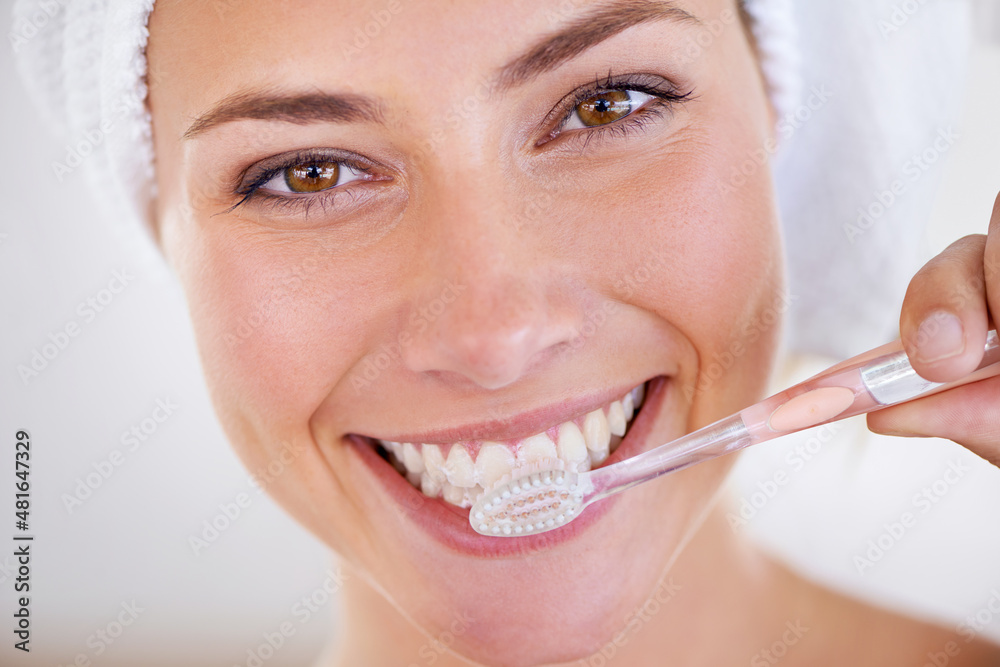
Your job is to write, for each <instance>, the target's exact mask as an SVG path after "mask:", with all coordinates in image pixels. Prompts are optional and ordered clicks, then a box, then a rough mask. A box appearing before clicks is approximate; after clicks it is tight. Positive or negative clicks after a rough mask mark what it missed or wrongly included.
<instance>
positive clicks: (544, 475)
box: [469, 459, 583, 537]
mask: <svg viewBox="0 0 1000 667" xmlns="http://www.w3.org/2000/svg"><path fill="white" fill-rule="evenodd" d="M564 468H565V465H564V464H563V462H562V461H560V460H558V459H543V460H541V461H537V462H536V463H533V464H530V465H527V466H522V467H521V468H518V469H516V470H514V471H513V472H512V473H511V474H510V475H504V476H503V477H502V478H500V479H499V480H497V482H496V483H494V484H493V485H491V486H490V488H488V489H487V490H486V491H485V492H483V495H482V496H481V497H480V498H479V501H478V502H477V503H476V504H475V505H473V506H472V510H471V511H470V512H469V523H471V524H472V527H473V529H475V531H476V532H477V533H480V534H482V535H490V536H497V537H516V536H519V535H533V534H535V533H543V532H545V531H547V530H551V529H553V528H558V527H559V526H561V525H563V524H565V523H567V522H568V521H570V520H572V519H573V518H575V517H576V515H577V514H578V513H579V511H580V504H581V503H582V501H583V494H582V492H581V491H580V490H579V488H578V475H577V474H576V473H574V472H569V471H567V470H565V469H564Z"/></svg>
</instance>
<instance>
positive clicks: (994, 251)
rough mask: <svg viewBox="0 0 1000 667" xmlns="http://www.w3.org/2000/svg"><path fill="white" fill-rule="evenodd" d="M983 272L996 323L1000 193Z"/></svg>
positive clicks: (999, 301)
mask: <svg viewBox="0 0 1000 667" xmlns="http://www.w3.org/2000/svg"><path fill="white" fill-rule="evenodd" d="M983 273H984V276H985V278H986V301H987V303H988V304H989V307H990V313H992V315H993V322H994V324H995V323H996V322H997V321H1000V194H998V195H997V198H996V200H995V201H994V202H993V216H992V217H991V218H990V231H989V236H987V237H986V251H985V253H984V257H983Z"/></svg>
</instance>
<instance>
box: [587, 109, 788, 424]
mask: <svg viewBox="0 0 1000 667" xmlns="http://www.w3.org/2000/svg"><path fill="white" fill-rule="evenodd" d="M756 136H757V135H756V133H753V132H750V131H748V129H747V128H745V127H739V126H734V127H728V128H727V127H713V128H712V130H711V131H710V132H708V131H705V132H698V131H697V130H696V129H692V130H690V131H688V132H686V133H684V135H683V136H680V137H678V139H677V140H676V141H675V143H674V144H673V145H672V146H671V147H670V149H669V151H668V152H664V154H662V155H661V156H659V157H658V158H656V159H652V160H646V161H644V168H643V169H642V170H641V171H640V170H632V171H631V172H630V173H629V174H628V175H627V176H626V177H623V178H622V180H621V181H620V182H617V183H615V184H614V187H608V188H607V189H605V190H603V192H614V193H615V194H614V196H613V197H612V196H608V195H605V194H602V195H601V196H591V197H589V198H586V199H584V200H582V201H580V202H579V203H578V204H577V205H578V206H579V207H580V209H579V212H578V213H577V215H578V217H580V218H581V219H586V220H600V221H602V224H600V225H592V226H589V227H588V229H589V230H590V231H588V233H587V236H588V241H587V243H588V245H589V249H588V252H589V253H590V254H591V256H592V258H591V261H590V265H591V269H592V270H594V271H597V272H599V273H598V274H597V275H601V276H602V280H603V281H604V284H605V289H610V291H611V292H612V293H613V294H614V295H615V297H616V298H617V299H619V300H621V301H624V302H625V303H628V304H630V305H632V306H635V307H638V308H641V309H642V310H644V311H646V312H648V313H650V314H653V315H654V316H655V317H657V318H658V319H659V321H660V322H661V323H666V325H667V326H669V327H670V328H672V329H674V330H676V332H679V333H680V335H682V336H683V337H684V338H685V339H687V340H688V341H690V343H691V345H692V347H693V348H694V350H695V352H696V353H697V357H698V358H697V365H698V368H697V369H696V370H697V372H696V373H691V374H689V375H686V376H685V377H683V378H681V381H682V382H686V383H688V384H689V385H690V386H689V387H686V390H687V392H686V393H687V398H688V399H689V400H691V399H695V398H696V397H701V398H703V399H709V398H710V399H711V400H710V401H709V400H701V401H695V406H694V407H695V410H694V413H693V414H692V420H693V422H700V423H706V422H707V421H710V420H711V419H713V418H718V417H721V416H724V415H725V414H729V413H730V412H732V411H734V410H736V409H739V408H741V407H745V405H747V404H749V403H751V402H753V401H754V400H756V399H757V398H758V397H759V395H760V392H762V391H763V390H764V389H765V385H766V381H767V378H768V374H769V369H770V366H771V362H772V360H773V355H774V350H775V347H776V343H777V340H778V338H779V337H780V329H781V327H780V325H781V319H782V318H781V315H782V313H784V312H785V311H786V310H787V307H788V303H789V297H788V295H787V294H786V293H785V291H784V269H783V266H784V265H783V261H784V260H783V245H782V239H781V235H780V228H779V224H778V217H777V212H776V209H775V204H774V197H773V194H772V184H771V179H770V172H769V170H768V169H767V168H760V169H758V170H756V171H754V172H753V173H751V174H750V175H749V176H745V177H744V178H743V179H742V180H741V181H740V184H739V186H736V185H733V184H732V181H731V172H732V165H733V164H734V163H737V160H738V158H739V157H740V156H743V157H745V156H746V155H749V154H751V153H752V152H753V151H754V150H755V147H756V146H758V145H759V144H755V137H756ZM650 173H653V174H656V176H655V177H651V176H650V175H649V174H650ZM707 403H711V405H705V404H707ZM702 412H704V414H702Z"/></svg>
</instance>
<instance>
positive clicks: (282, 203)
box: [221, 72, 694, 217]
mask: <svg viewBox="0 0 1000 667" xmlns="http://www.w3.org/2000/svg"><path fill="white" fill-rule="evenodd" d="M612 91H630V92H639V93H645V94H647V95H650V96H651V97H652V99H651V100H649V101H647V102H646V103H645V104H644V105H643V106H641V107H639V108H638V109H636V110H634V111H632V112H631V113H629V115H627V116H625V117H623V118H620V119H618V120H615V121H612V122H610V123H607V124H605V125H597V126H593V127H588V128H585V129H584V128H580V129H574V130H570V131H569V132H567V133H566V135H567V137H566V139H563V141H573V140H576V141H582V146H580V149H581V150H584V149H586V148H587V146H589V145H590V143H591V142H592V141H595V140H597V141H606V140H608V139H614V138H622V139H624V138H626V137H628V136H631V135H632V134H633V133H635V132H637V131H641V130H643V129H644V128H645V127H646V126H648V125H649V124H650V123H653V122H655V121H656V120H657V119H659V118H662V117H663V116H664V115H665V114H667V113H668V112H670V111H673V110H674V109H675V108H676V107H677V106H679V105H680V104H683V103H684V102H687V101H688V100H690V99H692V96H693V93H694V91H693V90H689V91H687V92H680V91H679V90H678V89H677V87H675V86H674V85H673V84H670V83H669V82H668V81H667V80H666V79H664V78H663V77H660V76H656V75H650V74H638V75H626V76H616V75H614V74H612V73H610V72H609V73H608V75H607V77H605V78H604V79H603V80H602V79H600V78H598V79H596V80H595V81H594V82H593V83H592V84H590V85H589V86H587V87H585V88H580V89H578V90H576V91H574V92H573V93H572V94H571V95H569V96H568V97H566V98H564V99H563V101H562V102H561V103H560V104H559V105H557V106H556V108H555V109H554V110H553V111H552V112H551V113H550V114H549V115H548V116H547V117H546V118H545V120H544V121H543V122H542V124H541V126H542V127H544V126H545V125H546V124H551V123H552V122H554V120H555V119H556V118H558V119H559V121H558V123H557V124H556V127H555V129H554V130H552V131H550V132H549V133H548V134H547V135H546V137H544V138H543V139H542V140H540V141H539V142H538V143H536V144H535V146H536V147H540V146H543V145H545V144H547V143H549V142H550V141H555V140H556V139H559V137H561V136H562V135H563V128H564V127H565V126H566V124H567V123H568V122H569V121H570V119H571V118H572V116H573V114H574V113H576V107H577V106H578V105H579V104H580V103H581V102H584V101H586V100H588V99H590V98H592V97H594V96H596V95H600V94H602V93H609V92H612ZM311 161H312V162H338V163H340V164H341V165H344V166H348V167H350V168H351V169H354V170H356V171H360V172H363V173H365V174H370V173H371V166H370V165H367V164H365V163H363V162H360V161H357V160H356V159H355V160H352V159H351V156H349V155H344V154H343V153H340V154H339V155H337V154H335V155H331V154H330V153H329V152H326V151H321V150H315V149H310V150H306V151H298V152H296V153H293V154H292V155H289V156H287V157H286V159H285V160H283V161H281V162H280V163H278V164H276V165H275V166H273V167H270V168H267V169H264V170H263V171H261V172H260V173H259V174H258V175H257V176H255V177H254V178H253V179H252V180H250V182H249V183H247V182H245V181H246V180H247V179H246V173H247V172H249V171H251V170H252V169H253V167H251V169H248V170H247V172H244V174H243V175H241V177H240V182H241V184H240V185H238V186H237V187H236V189H235V194H236V195H238V196H241V197H242V198H241V199H240V200H239V201H238V202H236V203H235V204H234V205H232V206H231V207H229V208H228V209H226V210H224V211H222V212H221V213H231V212H232V211H234V210H236V209H237V208H239V207H240V206H242V205H243V204H244V203H246V202H248V201H253V202H254V204H255V205H257V206H260V207H266V208H267V211H268V212H270V213H293V214H297V215H302V216H303V217H308V214H309V210H310V209H311V208H312V207H313V206H316V205H318V206H320V207H321V208H322V209H323V212H324V213H325V212H326V211H327V210H328V209H329V208H331V207H332V206H333V204H334V201H335V200H336V199H340V198H342V197H344V196H349V197H355V196H356V193H354V192H352V190H354V188H347V187H345V186H342V185H337V186H333V187H331V188H328V189H326V190H320V191H318V192H315V193H312V194H306V193H302V194H301V195H298V196H294V195H293V196H288V195H275V194H271V193H269V192H267V191H265V190H263V189H262V186H263V185H265V184H266V183H268V182H269V181H270V180H271V179H273V178H274V177H275V176H277V175H279V174H281V173H282V172H284V171H285V170H286V169H289V168H291V167H294V166H295V165H298V164H304V163H308V162H311ZM376 180H387V179H365V181H366V182H372V181H376ZM345 185H347V184H345Z"/></svg>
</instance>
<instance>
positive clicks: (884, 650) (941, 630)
mask: <svg viewBox="0 0 1000 667" xmlns="http://www.w3.org/2000/svg"><path fill="white" fill-rule="evenodd" d="M792 576H793V577H796V578H797V579H798V581H797V584H798V586H797V588H798V594H797V596H796V597H797V598H798V599H797V604H795V605H794V606H795V608H796V610H797V613H800V614H802V616H803V617H806V618H811V619H812V621H813V622H812V625H811V630H810V633H809V634H810V635H811V636H810V637H809V641H806V642H802V645H801V649H802V650H801V652H799V653H798V657H799V658H800V659H802V663H801V664H803V665H809V666H810V667H819V666H820V665H823V666H824V667H825V666H826V665H838V666H839V665H852V667H1000V644H997V643H994V642H992V641H990V640H989V638H987V637H985V636H983V635H982V634H981V632H980V631H978V630H976V629H973V628H971V627H969V626H967V625H961V626H958V627H954V626H952V627H947V626H943V625H939V624H936V623H931V622H928V621H925V620H921V619H918V618H914V617H912V616H908V615H907V614H904V613H900V612H897V611H893V610H890V609H886V608H882V607H879V606H877V605H874V604H871V603H869V602H866V601H864V600H860V599H857V598H854V597H851V596H849V595H846V594H843V593H840V592H837V591H834V590H831V589H828V588H825V587H823V586H820V585H817V584H816V583H814V582H811V581H808V580H806V579H804V578H801V577H797V576H796V575H792ZM789 667H791V664H789Z"/></svg>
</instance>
